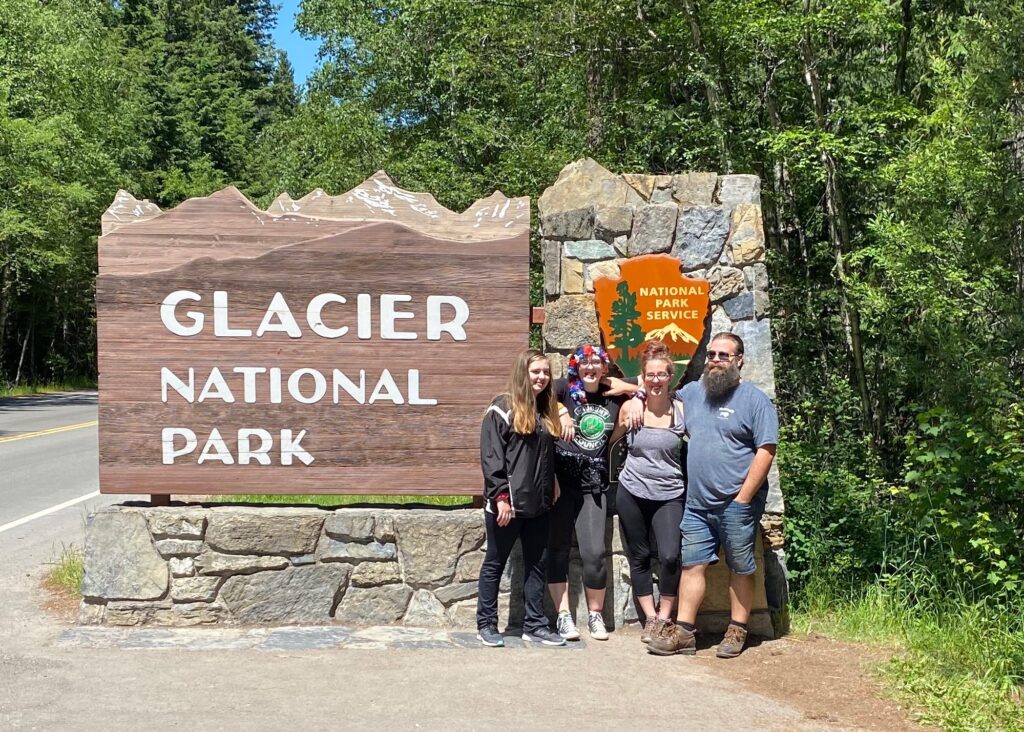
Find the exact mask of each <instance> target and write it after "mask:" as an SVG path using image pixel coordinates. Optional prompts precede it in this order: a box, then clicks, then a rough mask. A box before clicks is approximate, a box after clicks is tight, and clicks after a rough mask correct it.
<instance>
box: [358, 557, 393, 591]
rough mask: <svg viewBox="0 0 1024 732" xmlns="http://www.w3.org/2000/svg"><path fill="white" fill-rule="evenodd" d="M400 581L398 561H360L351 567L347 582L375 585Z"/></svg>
mask: <svg viewBox="0 0 1024 732" xmlns="http://www.w3.org/2000/svg"><path fill="white" fill-rule="evenodd" d="M401 581H402V573H401V571H400V570H399V568H398V562H360V563H359V564H357V565H355V566H354V567H353V568H352V577H351V578H350V579H349V583H350V584H351V585H353V586H355V587H377V586H378V585H392V584H395V583H396V582H401Z"/></svg>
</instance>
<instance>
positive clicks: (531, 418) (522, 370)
mask: <svg viewBox="0 0 1024 732" xmlns="http://www.w3.org/2000/svg"><path fill="white" fill-rule="evenodd" d="M542 360H543V361H549V359H548V357H547V356H545V355H544V354H543V353H541V352H540V351H538V350H535V349H533V348H528V349H526V350H525V351H522V352H521V353H520V354H519V355H517V356H516V360H515V361H514V362H513V363H512V373H511V374H509V377H508V386H507V388H506V389H505V396H506V397H507V398H508V408H509V411H510V412H511V418H512V419H511V423H512V430H513V431H514V432H516V433H518V434H520V435H528V434H530V433H531V432H533V431H534V430H535V429H537V415H538V414H540V415H541V416H542V418H543V419H544V422H545V423H546V424H547V428H548V431H549V432H550V433H551V434H553V435H557V434H558V433H559V425H558V400H557V399H556V398H555V389H554V387H553V381H554V380H553V379H552V380H551V381H548V385H547V386H545V387H544V390H543V391H542V392H541V393H540V394H534V393H533V387H532V386H531V385H530V366H531V365H532V364H533V363H534V362H536V361H542Z"/></svg>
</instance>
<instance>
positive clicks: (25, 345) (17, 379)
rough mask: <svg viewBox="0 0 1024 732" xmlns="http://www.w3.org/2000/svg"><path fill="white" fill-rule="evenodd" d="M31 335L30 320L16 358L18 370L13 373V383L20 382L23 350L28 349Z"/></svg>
mask: <svg viewBox="0 0 1024 732" xmlns="http://www.w3.org/2000/svg"><path fill="white" fill-rule="evenodd" d="M31 337H32V321H31V320H30V321H29V323H28V330H27V331H26V332H25V340H24V341H22V342H21V356H20V357H19V358H18V370H17V371H16V372H15V374H14V385H15V386H17V385H18V384H20V383H21V366H22V364H23V363H25V351H27V350H28V342H29V339H30V338H31Z"/></svg>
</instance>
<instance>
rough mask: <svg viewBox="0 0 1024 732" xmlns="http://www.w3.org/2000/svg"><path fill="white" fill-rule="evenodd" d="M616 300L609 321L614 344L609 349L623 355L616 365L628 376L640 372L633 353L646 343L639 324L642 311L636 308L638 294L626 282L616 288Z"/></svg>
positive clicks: (610, 344)
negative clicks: (613, 349)
mask: <svg viewBox="0 0 1024 732" xmlns="http://www.w3.org/2000/svg"><path fill="white" fill-rule="evenodd" d="M615 292H616V295H617V297H616V299H615V302H613V303H612V317H611V318H610V320H609V321H608V324H609V325H610V326H611V330H612V340H613V342H612V343H609V344H608V347H609V348H616V349H618V350H619V351H620V353H621V355H620V356H619V357H618V358H617V359H616V363H617V364H618V366H619V368H620V369H622V371H623V373H625V374H627V375H632V374H637V373H639V372H640V364H639V362H638V361H637V360H636V359H635V358H634V357H633V354H632V351H633V350H634V349H635V348H636V347H637V346H639V345H641V344H643V342H644V330H643V328H641V327H640V324H639V323H637V318H639V317H640V311H639V310H637V308H636V294H635V293H633V292H631V291H630V289H629V285H628V284H627V283H626V282H624V281H623V282H620V283H619V285H618V287H616V288H615Z"/></svg>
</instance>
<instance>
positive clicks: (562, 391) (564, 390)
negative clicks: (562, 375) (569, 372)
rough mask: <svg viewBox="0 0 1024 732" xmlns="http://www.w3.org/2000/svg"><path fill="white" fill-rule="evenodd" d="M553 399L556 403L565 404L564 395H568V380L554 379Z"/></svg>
mask: <svg viewBox="0 0 1024 732" xmlns="http://www.w3.org/2000/svg"><path fill="white" fill-rule="evenodd" d="M554 388H555V398H556V399H558V401H560V402H562V403H563V404H564V403H565V397H566V394H568V393H569V380H568V379H555V384H554Z"/></svg>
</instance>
